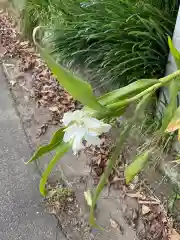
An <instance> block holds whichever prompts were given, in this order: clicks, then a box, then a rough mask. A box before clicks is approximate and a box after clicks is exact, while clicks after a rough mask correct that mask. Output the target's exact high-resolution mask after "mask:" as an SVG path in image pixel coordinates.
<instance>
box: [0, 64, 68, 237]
mask: <svg viewBox="0 0 180 240" xmlns="http://www.w3.org/2000/svg"><path fill="white" fill-rule="evenodd" d="M31 154H32V152H31V149H30V147H29V145H28V143H27V139H26V136H25V134H24V131H23V130H22V126H21V124H20V121H19V118H18V116H17V114H16V111H15V108H14V107H13V100H12V97H11V94H10V92H9V89H8V85H7V81H6V79H5V77H4V75H3V73H2V69H1V68H0V240H17V239H22V240H56V239H61V240H65V238H64V237H63V236H62V235H61V233H58V234H60V235H58V237H57V236H56V232H57V231H56V230H57V229H56V220H55V218H53V217H52V216H50V215H45V213H44V211H43V208H41V207H40V202H41V201H42V199H41V197H40V194H39V192H38V183H39V173H38V171H37V168H36V165H35V164H34V165H33V164H32V165H29V166H27V165H25V164H24V163H23V161H24V160H27V159H28V158H29V157H30V156H31ZM56 237H57V238H56Z"/></svg>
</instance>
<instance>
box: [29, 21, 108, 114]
mask: <svg viewBox="0 0 180 240" xmlns="http://www.w3.org/2000/svg"><path fill="white" fill-rule="evenodd" d="M39 28H40V26H39V27H37V28H35V29H34V31H33V40H34V43H35V44H36V46H37V47H38V50H39V51H40V54H41V56H42V57H43V58H44V60H45V61H46V63H47V65H48V67H49V68H50V69H51V71H52V72H53V74H54V75H55V76H56V78H57V80H58V82H59V83H60V84H61V85H62V86H63V87H64V88H65V89H66V90H67V91H68V93H69V94H71V95H72V96H73V98H75V99H76V100H78V101H80V102H81V103H82V104H83V105H85V106H88V107H90V108H92V109H94V110H96V111H105V109H103V106H102V105H101V104H100V103H99V102H98V101H97V99H96V97H95V96H94V94H93V90H92V87H91V85H90V84H89V83H87V82H85V81H83V80H82V79H80V78H78V77H76V76H74V75H72V74H71V73H70V72H69V71H67V70H66V69H64V68H63V67H62V66H60V65H59V64H57V63H56V61H55V60H54V59H53V58H52V57H51V56H50V55H49V54H48V53H47V51H46V50H45V49H43V48H42V47H41V46H40V45H39V44H38V43H37V42H36V39H35V36H36V32H37V30H39Z"/></svg>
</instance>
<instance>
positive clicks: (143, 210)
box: [142, 205, 151, 215]
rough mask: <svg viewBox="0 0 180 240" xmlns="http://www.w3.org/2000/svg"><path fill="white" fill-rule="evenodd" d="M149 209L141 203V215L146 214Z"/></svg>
mask: <svg viewBox="0 0 180 240" xmlns="http://www.w3.org/2000/svg"><path fill="white" fill-rule="evenodd" d="M150 211H151V209H150V208H149V207H148V206H146V205H142V215H146V214H148V213H149V212H150Z"/></svg>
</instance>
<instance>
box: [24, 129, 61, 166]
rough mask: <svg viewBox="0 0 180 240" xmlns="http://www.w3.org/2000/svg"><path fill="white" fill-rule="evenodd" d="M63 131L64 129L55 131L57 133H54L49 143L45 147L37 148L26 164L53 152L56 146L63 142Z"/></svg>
mask: <svg viewBox="0 0 180 240" xmlns="http://www.w3.org/2000/svg"><path fill="white" fill-rule="evenodd" d="M63 130H64V128H60V129H59V130H57V132H55V134H54V136H53V137H52V139H51V141H50V143H49V144H47V145H45V146H42V147H39V148H38V150H37V151H36V152H35V153H34V155H33V156H32V158H31V159H30V160H29V161H28V162H27V163H26V164H28V163H30V162H32V161H35V160H37V159H38V158H40V157H42V156H43V155H45V154H46V153H48V152H50V151H52V150H54V149H55V148H57V146H58V145H59V144H60V143H61V142H62V140H63V136H64V132H63Z"/></svg>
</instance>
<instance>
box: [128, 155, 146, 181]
mask: <svg viewBox="0 0 180 240" xmlns="http://www.w3.org/2000/svg"><path fill="white" fill-rule="evenodd" d="M149 153H150V150H148V151H146V152H144V153H143V154H141V155H139V156H137V157H136V158H135V159H134V161H133V162H132V163H131V164H130V165H129V166H128V167H126V169H125V172H124V174H125V179H126V184H129V183H130V182H131V181H132V180H133V179H134V177H135V176H136V175H137V174H138V173H140V172H141V170H142V169H143V168H144V166H145V164H146V162H147V160H148V159H149Z"/></svg>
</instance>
